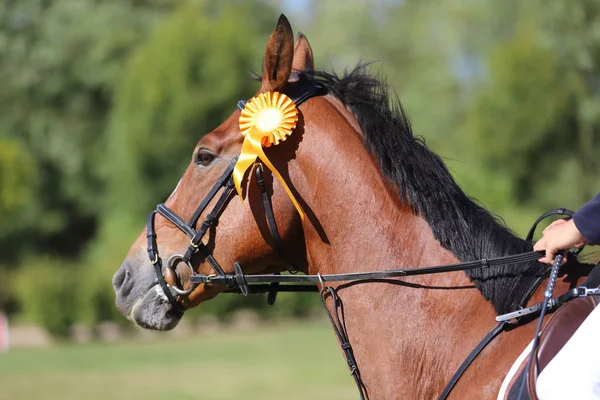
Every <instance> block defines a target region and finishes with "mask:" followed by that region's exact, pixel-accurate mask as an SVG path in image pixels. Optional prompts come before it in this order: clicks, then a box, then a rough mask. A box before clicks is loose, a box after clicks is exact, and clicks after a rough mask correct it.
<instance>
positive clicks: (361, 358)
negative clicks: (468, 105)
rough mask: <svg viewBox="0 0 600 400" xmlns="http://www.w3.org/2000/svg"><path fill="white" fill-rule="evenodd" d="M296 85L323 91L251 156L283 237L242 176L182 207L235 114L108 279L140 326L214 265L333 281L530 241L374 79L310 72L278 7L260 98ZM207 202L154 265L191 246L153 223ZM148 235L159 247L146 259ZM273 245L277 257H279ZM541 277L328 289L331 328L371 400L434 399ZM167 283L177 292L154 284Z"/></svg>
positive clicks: (171, 228) (498, 355)
mask: <svg viewBox="0 0 600 400" xmlns="http://www.w3.org/2000/svg"><path fill="white" fill-rule="evenodd" d="M302 82H309V83H311V84H318V87H319V88H321V89H322V90H321V92H320V93H318V94H315V95H313V96H312V97H310V98H308V99H305V101H304V102H303V103H302V104H300V105H299V106H298V110H299V111H298V116H297V118H298V120H297V123H296V126H295V129H293V132H292V133H291V135H290V136H289V137H288V138H287V139H286V140H285V141H283V142H281V143H279V144H277V145H274V146H271V147H268V148H265V149H264V153H265V155H266V156H267V157H268V158H269V160H270V161H271V162H272V167H273V169H274V170H277V171H278V173H279V174H280V178H281V179H279V177H278V178H277V179H276V177H275V176H274V172H273V171H272V170H271V169H265V172H264V175H265V176H264V180H265V182H264V185H265V186H266V187H267V191H268V197H269V200H270V202H271V205H272V209H273V213H274V219H275V222H276V225H277V228H278V236H280V238H279V239H280V240H276V238H274V235H273V233H272V230H271V229H270V227H269V222H268V215H267V211H266V207H265V206H264V202H263V201H262V197H263V196H262V195H261V191H260V190H259V185H257V184H256V178H255V177H254V175H253V174H252V173H250V174H247V177H244V179H245V180H244V181H243V182H242V185H241V190H242V195H243V201H240V199H239V196H236V195H235V192H232V191H231V190H230V191H229V192H228V193H230V194H231V196H226V198H225V199H224V200H223V201H221V200H222V197H219V196H217V197H215V198H213V199H212V200H210V202H209V205H208V206H207V207H205V208H204V210H202V212H201V215H194V214H195V211H196V210H197V208H196V207H197V206H198V203H199V202H200V201H201V200H202V199H204V198H208V197H207V195H208V193H209V191H211V188H213V185H214V184H215V182H217V180H218V179H219V177H220V176H222V174H223V171H225V170H226V169H227V168H228V166H230V165H232V160H233V162H235V160H236V157H237V156H238V155H239V154H240V151H242V145H243V142H244V136H242V134H241V129H240V124H239V120H240V111H237V110H236V111H234V112H233V113H232V114H231V116H230V117H229V118H228V119H227V120H226V121H224V122H223V123H222V124H221V125H220V126H219V127H217V128H216V129H215V130H214V131H212V132H210V133H208V134H206V135H205V136H203V137H202V139H201V140H200V141H199V142H198V144H197V145H196V147H195V148H194V150H193V152H192V159H191V162H190V164H189V166H188V168H187V170H186V171H185V173H184V175H183V177H182V178H181V181H180V182H179V184H178V185H177V187H176V189H175V191H174V192H173V193H172V194H171V195H170V197H169V198H168V199H167V201H166V203H165V205H166V207H168V208H165V209H163V212H161V213H159V214H155V213H153V214H151V215H150V221H149V224H148V226H147V228H146V229H144V230H143V231H142V233H141V234H140V236H139V238H138V239H137V240H136V242H135V243H134V244H133V246H132V247H131V249H130V251H129V253H128V255H127V257H126V259H125V260H124V262H123V264H122V265H121V267H120V268H119V270H118V271H117V272H116V274H115V276H114V278H113V285H114V287H115V290H116V297H117V299H116V302H117V306H118V308H119V309H120V311H121V312H122V313H123V314H124V315H125V316H127V317H129V318H130V319H131V320H132V321H133V322H135V323H136V324H137V325H139V326H141V327H144V328H148V329H156V330H169V329H172V328H173V327H175V326H176V325H177V323H178V322H179V320H180V319H181V317H182V316H183V313H184V310H185V309H188V308H192V307H195V306H198V305H199V304H201V303H203V302H205V301H208V300H210V299H212V298H214V297H215V296H217V295H218V294H219V293H221V292H223V291H224V290H225V289H226V288H225V287H223V286H219V285H211V284H199V285H192V284H191V283H190V275H191V274H192V273H193V272H198V273H203V274H212V273H213V272H214V271H213V270H214V268H216V267H215V265H214V262H212V261H214V260H218V266H222V269H223V272H226V273H231V272H233V270H234V265H235V266H241V267H243V270H244V273H246V274H260V273H263V274H264V273H277V272H280V271H284V270H285V269H286V268H287V267H288V266H289V264H290V263H292V264H293V266H294V268H295V269H297V270H299V271H301V272H304V273H306V274H334V273H350V272H360V271H371V270H380V271H383V270H386V269H390V268H392V267H394V268H420V267H426V266H432V265H441V264H452V263H458V262H460V261H471V260H478V259H482V258H491V257H498V256H504V255H511V254H518V253H524V252H528V251H531V249H532V244H531V243H530V242H527V241H524V240H522V239H519V238H517V237H515V235H513V234H512V233H511V232H510V231H509V229H507V228H506V227H504V226H503V225H502V224H500V223H499V222H498V221H497V220H496V219H495V217H494V216H493V215H492V214H491V213H490V212H488V211H486V210H485V209H484V208H482V207H481V206H479V205H478V204H477V203H475V202H474V201H473V200H472V199H470V198H469V197H468V196H467V195H466V194H465V193H464V192H463V191H462V190H461V189H460V188H459V187H458V185H457V184H456V183H455V181H454V179H453V178H452V176H451V175H450V173H449V172H448V169H447V168H446V167H445V165H444V163H443V162H442V160H441V159H440V158H439V157H438V156H437V155H436V154H434V153H433V152H432V151H430V150H429V149H428V148H427V146H426V145H425V143H424V142H423V141H422V140H421V139H419V138H417V137H415V136H414V135H413V133H412V131H411V127H410V124H409V121H408V119H407V117H406V114H405V112H404V110H403V109H402V107H401V106H400V103H399V102H398V101H397V99H396V98H395V97H394V96H391V95H390V94H389V91H388V88H387V86H386V84H385V83H383V82H381V81H380V80H378V79H377V78H376V77H374V76H372V75H370V74H369V73H368V72H367V71H366V69H365V66H364V65H358V66H357V67H356V68H354V69H353V70H351V71H349V72H346V73H345V74H344V75H343V76H341V77H340V76H337V75H336V74H333V73H326V72H322V71H315V69H314V63H313V55H312V50H311V47H310V45H309V43H308V41H307V39H306V37H305V36H304V35H302V34H299V35H298V37H297V41H296V43H295V44H294V37H293V34H292V29H291V27H290V25H289V22H288V21H287V19H286V18H285V17H284V16H281V17H280V19H279V21H278V23H277V26H276V28H275V30H274V32H273V33H272V35H271V36H270V38H269V40H268V43H267V46H266V52H265V58H264V65H263V74H262V81H261V87H260V90H259V91H258V93H259V94H260V93H272V92H281V93H286V92H289V91H290V90H291V88H293V87H295V86H297V85H298V84H299V83H302ZM232 105H233V104H232ZM232 108H233V107H232ZM252 168H253V167H252ZM252 168H251V169H252ZM246 178H247V179H246ZM282 182H283V183H282ZM284 184H285V185H287V186H284ZM229 189H231V188H229ZM291 199H296V200H297V202H298V203H297V205H294V203H293V202H292V201H291ZM220 201H221V203H222V204H221V206H223V207H221V208H220V212H219V217H218V224H212V225H210V226H209V228H208V229H207V233H206V238H204V239H203V240H202V241H201V242H198V243H196V248H197V247H198V246H201V247H202V248H203V249H204V251H202V252H198V253H194V254H193V256H192V257H191V259H190V261H189V265H187V266H186V265H185V263H178V264H173V265H172V268H166V269H165V270H163V269H162V267H160V265H161V264H160V260H161V258H160V257H159V255H158V254H159V253H160V254H161V255H164V256H172V255H175V254H178V253H182V250H183V251H185V249H187V248H189V247H190V239H189V238H188V236H187V235H186V234H185V233H184V232H182V231H181V230H182V226H178V224H177V223H173V221H179V220H176V219H175V220H174V219H173V218H174V217H169V218H165V217H164V216H163V215H165V212H166V211H164V210H170V211H172V212H173V214H176V215H179V216H181V220H183V221H187V220H192V222H191V225H194V226H193V227H192V228H194V227H196V228H197V229H198V230H200V227H199V226H198V225H199V223H198V224H196V221H198V220H200V221H202V220H204V221H206V218H207V215H208V214H209V212H210V210H211V207H212V206H214V205H215V204H217V203H218V202H220ZM299 211H300V212H302V214H303V216H302V215H301V214H300V212H299ZM179 225H181V223H180V224H179ZM193 232H195V231H192V234H193ZM147 238H150V241H152V240H155V241H156V243H155V246H156V248H155V249H154V250H155V251H154V250H152V251H151V252H150V253H151V254H150V257H148V254H146V251H147V248H146V244H147V242H149V241H148V240H147ZM276 242H279V245H280V246H281V247H282V249H280V250H281V251H276V248H277V247H278V245H277V243H276ZM192 244H193V243H192ZM149 247H150V246H149ZM192 247H193V246H192ZM208 255H210V256H211V257H207V256H208ZM170 259H172V257H170ZM211 260H212V261H211ZM570 262H571V263H577V261H576V260H571V261H570ZM167 264H169V263H167ZM156 265H159V269H158V270H159V272H160V279H157V277H156V275H155V269H156ZM170 266H171V265H170V264H169V265H167V267H170ZM220 268H221V267H220ZM544 272H547V269H546V268H544V266H543V265H541V264H539V263H538V262H537V261H534V262H529V263H521V264H518V265H505V266H495V267H490V268H478V269H474V270H471V271H467V272H450V273H445V274H434V275H423V276H415V277H406V278H398V279H392V280H387V281H385V282H363V283H362V284H356V285H347V284H346V285H344V284H341V285H332V286H334V287H335V288H336V289H337V293H338V295H339V298H340V299H341V301H342V302H343V323H344V325H345V327H346V329H347V335H348V338H349V341H350V343H351V345H352V347H353V351H354V356H355V359H356V361H357V363H358V367H359V368H360V372H361V377H362V381H363V383H364V385H365V388H366V391H367V393H368V396H369V398H371V399H395V398H402V399H432V398H436V397H437V396H439V394H440V393H441V392H442V390H443V389H444V386H445V385H446V383H447V382H448V381H449V380H450V378H451V377H452V375H453V373H454V372H455V371H456V369H457V368H458V366H459V365H460V364H461V362H462V361H463V360H464V359H465V357H467V355H468V354H469V352H470V351H471V350H472V349H473V348H474V347H475V346H476V345H477V344H478V342H479V341H480V340H481V338H482V337H484V336H485V335H486V334H487V333H488V331H490V329H491V328H493V327H494V325H495V324H496V322H495V320H494V318H495V316H496V315H497V314H501V313H506V312H510V311H514V310H516V309H518V308H519V307H520V306H521V305H522V304H520V303H521V302H522V300H523V297H524V296H525V294H526V293H527V292H528V290H530V288H532V286H533V285H534V282H535V281H536V280H539V278H540V276H542V275H543V274H544ZM163 273H164V279H163ZM572 280H573V278H572V276H570V275H564V276H563V277H561V279H559V281H558V283H557V287H556V291H557V293H562V292H564V291H566V290H567V289H568V288H569V287H571V286H572V284H573V283H572ZM161 281H163V283H161ZM165 285H168V286H165ZM165 287H167V288H176V289H177V291H175V292H173V293H170V294H169V293H168V292H167V293H165V290H164V288H165ZM542 291H543V287H542V288H540V289H538V290H536V291H535V293H534V295H533V296H532V297H531V299H530V301H529V303H528V304H533V303H535V302H539V301H540V300H541V299H542V297H543V293H542ZM170 299H174V301H175V302H176V303H175V304H174V303H173V301H170ZM328 307H329V309H331V308H332V305H331V302H330V303H329V304H328ZM534 330H535V324H534V323H529V324H525V325H524V326H521V327H519V328H518V329H513V330H509V331H506V332H502V334H500V335H499V336H498V337H497V338H496V339H495V340H494V341H493V342H492V343H491V344H490V345H489V346H488V347H487V348H486V349H485V350H484V351H483V352H482V353H481V354H480V355H479V356H478V357H477V358H476V359H475V361H474V362H473V364H472V365H471V366H470V367H469V368H468V369H467V370H466V372H465V373H464V375H463V376H462V377H461V379H460V380H459V381H458V384H457V385H456V387H455V389H454V391H453V392H452V394H451V397H452V398H456V399H492V398H495V397H496V396H497V393H498V390H499V387H500V384H501V382H502V380H503V377H504V376H505V375H506V373H507V371H508V369H509V368H510V366H511V364H512V363H513V361H514V360H515V359H516V358H517V356H518V355H519V353H520V352H521V351H522V350H523V349H524V348H525V347H526V346H527V344H528V343H529V342H530V341H531V340H532V338H533V336H534ZM315 362H316V361H315ZM215 390H218V388H215Z"/></svg>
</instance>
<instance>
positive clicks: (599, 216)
mask: <svg viewBox="0 0 600 400" xmlns="http://www.w3.org/2000/svg"><path fill="white" fill-rule="evenodd" d="M573 221H574V222H575V226H577V229H579V232H581V234H582V235H583V237H585V238H586V239H587V241H588V242H590V244H600V193H598V194H597V195H596V197H594V198H593V199H592V200H591V201H590V202H588V203H587V204H585V205H584V206H583V207H581V208H580V209H579V211H577V212H576V213H575V216H574V217H573Z"/></svg>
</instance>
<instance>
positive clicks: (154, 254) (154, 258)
mask: <svg viewBox="0 0 600 400" xmlns="http://www.w3.org/2000/svg"><path fill="white" fill-rule="evenodd" d="M286 89H287V90H286V94H287V96H288V97H290V98H291V99H292V100H293V101H294V103H295V104H296V106H300V104H302V103H303V102H305V101H306V100H308V99H310V98H311V97H314V96H318V95H320V94H323V92H324V89H323V87H322V86H320V85H318V84H315V83H313V82H307V81H306V80H305V79H301V80H300V81H299V82H297V83H290V84H289V85H288V87H287V88H286ZM245 105H246V100H240V101H239V102H238V104H237V107H238V109H240V110H243V109H244V107H245ZM237 160H238V157H235V158H234V159H233V160H232V161H231V163H230V164H229V166H227V168H226V169H225V171H224V172H223V174H221V176H220V177H219V179H217V182H216V183H215V184H214V186H213V187H212V188H211V189H210V191H209V192H208V194H207V195H206V197H205V198H204V199H203V200H202V202H201V203H200V205H199V206H198V208H196V211H195V212H194V214H193V215H192V217H191V218H190V220H189V221H186V220H185V219H184V218H182V217H181V216H179V215H178V214H177V213H176V212H174V211H173V210H171V209H170V208H169V207H167V206H166V205H165V204H159V205H158V206H157V207H156V210H154V211H152V212H151V213H150V215H148V221H147V223H146V231H147V239H148V257H149V258H150V262H151V263H152V265H153V267H154V272H155V274H156V278H157V281H158V284H159V285H160V287H161V288H162V291H163V293H164V294H165V296H166V297H167V299H168V300H169V302H170V303H171V305H172V306H173V308H174V309H175V310H178V311H181V312H183V311H184V310H185V308H184V307H183V306H182V305H181V304H180V303H179V302H178V301H177V299H176V297H177V296H186V295H188V294H190V293H191V292H192V291H193V290H194V289H195V288H196V287H197V285H198V284H197V283H193V284H192V285H191V286H190V287H189V288H187V289H185V290H184V289H181V288H179V287H177V285H175V286H171V285H169V284H167V282H166V281H165V278H164V271H163V266H164V269H165V270H167V269H170V270H171V271H172V272H173V274H174V275H175V276H177V273H176V272H175V267H176V266H177V264H178V263H180V262H183V263H185V264H186V265H187V266H188V268H189V269H190V274H194V272H195V271H194V267H193V266H192V263H191V259H192V257H193V256H194V255H195V254H199V255H201V257H202V260H203V261H204V260H206V261H207V262H208V263H209V264H210V266H211V268H212V269H213V271H214V274H213V275H209V276H214V277H218V278H221V282H224V283H225V285H226V286H227V287H229V288H238V287H240V286H242V287H243V286H244V285H241V283H242V282H236V278H235V277H236V276H237V277H240V276H243V272H242V267H241V266H240V264H239V263H237V262H236V263H235V264H234V271H235V274H234V275H232V274H226V273H225V271H224V270H223V268H222V267H221V265H220V264H219V262H218V261H217V260H216V259H215V257H214V256H213V255H212V252H211V251H210V250H209V249H208V248H207V247H206V245H205V244H204V243H202V238H203V237H204V235H206V232H208V230H209V229H210V228H211V227H212V226H214V225H215V224H216V223H217V222H218V220H219V217H220V216H221V214H222V213H223V211H224V210H225V208H226V207H227V204H229V200H231V197H232V194H233V193H234V184H233V169H234V167H235V164H236V162H237ZM255 173H256V182H257V184H258V186H259V189H260V191H261V193H262V198H263V204H264V207H265V213H266V215H267V222H268V225H269V229H270V231H271V235H272V236H273V239H274V240H273V242H274V244H275V250H276V251H277V253H279V255H280V256H282V257H283V258H284V260H285V259H286V257H285V256H284V251H283V243H282V241H281V236H280V235H279V230H278V229H277V225H276V223H275V217H274V215H273V207H272V205H271V199H270V196H269V195H268V193H267V190H266V187H265V185H264V178H263V168H262V164H260V163H257V164H256V168H255ZM219 192H221V195H220V197H219V198H218V200H217V202H216V204H215V205H214V207H213V208H212V210H211V211H210V212H209V213H208V214H207V215H206V218H205V219H204V221H203V222H202V224H201V225H200V227H199V228H198V229H197V230H196V229H195V226H196V223H197V222H198V219H199V218H200V215H202V213H203V212H204V211H205V210H206V208H207V207H208V204H209V203H210V202H211V201H212V200H213V199H214V198H215V196H216V195H217V194H218V193H219ZM156 213H158V214H160V215H162V216H163V217H165V218H166V219H167V220H169V221H170V222H171V223H173V224H174V225H175V226H176V227H177V228H179V230H181V231H182V232H183V233H185V234H186V235H187V236H188V237H189V238H190V244H189V245H188V248H187V250H186V251H185V253H184V254H173V255H171V256H170V257H169V258H168V259H167V261H166V263H165V264H164V265H163V262H162V259H161V257H160V256H159V254H158V246H157V244H156V230H155V229H154V217H155V216H156ZM289 264H290V268H289V269H290V270H295V268H294V267H293V263H289ZM276 286H277V284H276V283H275V284H273V285H272V287H273V289H274V290H273V291H272V292H270V296H269V302H270V303H271V302H274V295H275V294H276V293H277V291H276ZM245 294H247V293H245Z"/></svg>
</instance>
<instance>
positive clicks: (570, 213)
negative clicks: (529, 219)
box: [525, 207, 575, 242]
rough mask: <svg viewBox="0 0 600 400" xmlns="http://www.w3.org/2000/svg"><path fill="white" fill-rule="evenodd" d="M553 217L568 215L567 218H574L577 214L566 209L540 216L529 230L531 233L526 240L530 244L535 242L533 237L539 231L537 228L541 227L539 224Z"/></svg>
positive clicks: (547, 212) (555, 210)
mask: <svg viewBox="0 0 600 400" xmlns="http://www.w3.org/2000/svg"><path fill="white" fill-rule="evenodd" d="M553 215H567V216H569V217H571V218H573V215H575V213H574V212H573V211H571V210H569V209H567V208H564V207H560V208H554V209H552V210H549V211H546V212H545V213H543V214H542V215H540V217H539V218H538V219H536V220H535V222H534V223H533V225H532V226H531V228H530V229H529V232H528V233H527V237H525V240H526V241H528V242H531V241H532V240H533V235H534V234H535V230H536V229H537V226H538V225H539V223H540V222H542V221H543V220H545V219H546V218H548V217H551V216H553Z"/></svg>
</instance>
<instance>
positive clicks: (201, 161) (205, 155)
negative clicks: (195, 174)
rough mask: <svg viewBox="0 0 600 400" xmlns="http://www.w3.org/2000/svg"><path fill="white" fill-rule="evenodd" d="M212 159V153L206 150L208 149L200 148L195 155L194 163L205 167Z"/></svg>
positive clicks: (213, 157)
mask: <svg viewBox="0 0 600 400" xmlns="http://www.w3.org/2000/svg"><path fill="white" fill-rule="evenodd" d="M214 159H215V156H214V155H212V154H211V153H210V152H208V150H205V149H202V150H200V151H198V155H197V156H196V164H197V165H203V166H205V167H207V166H209V165H210V163H211V162H212V161H213V160H214Z"/></svg>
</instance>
